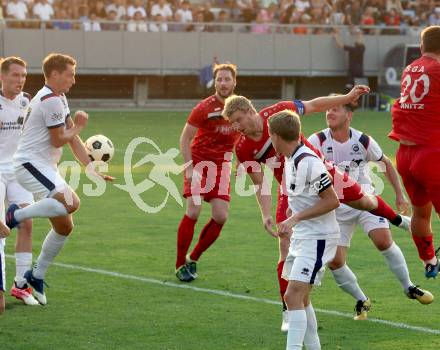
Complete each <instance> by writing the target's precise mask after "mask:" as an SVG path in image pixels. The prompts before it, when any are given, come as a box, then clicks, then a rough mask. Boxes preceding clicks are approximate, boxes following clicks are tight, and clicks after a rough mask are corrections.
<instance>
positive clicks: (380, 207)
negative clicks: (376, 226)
mask: <svg viewBox="0 0 440 350" xmlns="http://www.w3.org/2000/svg"><path fill="white" fill-rule="evenodd" d="M376 199H377V208H376V209H374V210H371V211H370V213H371V214H373V215H376V216H382V217H384V218H385V219H388V221H389V222H391V223H392V224H393V225H395V226H399V225H400V223H401V222H402V218H401V217H400V215H399V214H397V213H396V212H395V211H394V209H393V208H391V207H390V206H389V205H388V204H387V203H386V202H385V201H384V200H383V199H382V197H381V196H376Z"/></svg>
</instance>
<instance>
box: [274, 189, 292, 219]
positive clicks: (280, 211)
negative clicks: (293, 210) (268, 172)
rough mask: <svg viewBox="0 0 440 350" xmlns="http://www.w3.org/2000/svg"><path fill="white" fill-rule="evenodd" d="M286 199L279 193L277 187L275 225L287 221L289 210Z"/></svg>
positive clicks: (285, 196)
mask: <svg viewBox="0 0 440 350" xmlns="http://www.w3.org/2000/svg"><path fill="white" fill-rule="evenodd" d="M287 200H288V197H287V195H285V194H282V193H281V190H280V186H278V200H277V212H276V216H275V220H276V223H277V224H279V223H280V222H283V221H284V220H286V219H287V214H286V213H287V209H288V208H289V203H288V201H287Z"/></svg>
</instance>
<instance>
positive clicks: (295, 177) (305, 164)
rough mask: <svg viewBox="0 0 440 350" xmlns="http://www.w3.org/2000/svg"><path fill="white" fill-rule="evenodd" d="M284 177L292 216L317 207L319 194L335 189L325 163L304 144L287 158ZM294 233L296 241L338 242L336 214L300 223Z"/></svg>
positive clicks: (333, 212) (328, 214) (329, 213)
mask: <svg viewBox="0 0 440 350" xmlns="http://www.w3.org/2000/svg"><path fill="white" fill-rule="evenodd" d="M284 176H285V180H286V187H287V195H288V197H289V200H288V201H289V208H290V209H291V210H292V213H299V212H301V211H303V210H304V209H307V208H310V207H312V206H313V205H315V204H316V203H317V202H318V201H319V200H320V197H319V194H320V193H321V192H322V191H324V190H326V189H327V188H329V187H330V186H331V185H332V184H331V180H330V178H329V175H328V173H327V170H326V168H325V166H324V164H323V163H322V160H321V159H320V158H318V157H317V155H316V153H315V152H313V151H312V150H311V149H310V148H308V147H307V146H305V145H303V144H300V145H299V146H298V148H297V149H296V150H295V151H294V152H293V154H292V155H291V156H290V157H286V160H285V164H284ZM293 232H294V233H293V235H294V238H295V239H327V238H339V225H338V223H337V221H336V215H335V211H334V210H332V211H331V212H328V213H327V214H324V215H321V216H318V217H316V218H313V219H309V220H303V221H300V222H299V223H298V224H297V225H296V226H295V227H294V228H293Z"/></svg>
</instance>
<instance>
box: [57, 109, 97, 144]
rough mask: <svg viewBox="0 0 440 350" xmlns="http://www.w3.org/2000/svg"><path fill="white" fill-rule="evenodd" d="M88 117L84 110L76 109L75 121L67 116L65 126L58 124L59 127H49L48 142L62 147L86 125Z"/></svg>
mask: <svg viewBox="0 0 440 350" xmlns="http://www.w3.org/2000/svg"><path fill="white" fill-rule="evenodd" d="M88 119H89V115H88V114H87V113H86V112H84V111H77V112H76V113H75V123H73V121H72V120H70V118H68V119H67V121H66V122H67V123H68V125H66V128H64V127H63V124H60V125H59V127H54V128H49V135H50V143H51V144H52V145H53V146H54V147H63V146H64V145H65V144H66V143H69V142H70V141H72V140H73V138H74V137H75V136H76V135H78V134H79V133H80V132H81V131H82V129H84V128H85V127H86V125H87V121H88ZM69 125H70V127H69Z"/></svg>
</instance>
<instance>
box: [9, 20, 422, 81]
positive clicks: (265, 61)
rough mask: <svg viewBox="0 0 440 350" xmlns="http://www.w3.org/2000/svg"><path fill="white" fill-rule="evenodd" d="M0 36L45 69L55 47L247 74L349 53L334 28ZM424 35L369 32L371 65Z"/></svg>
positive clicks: (285, 70)
mask: <svg viewBox="0 0 440 350" xmlns="http://www.w3.org/2000/svg"><path fill="white" fill-rule="evenodd" d="M0 40H1V45H0V56H9V55H16V56H21V57H22V58H24V59H25V60H26V61H27V62H28V65H29V71H30V72H31V73H39V72H40V69H41V68H40V67H41V61H42V59H43V57H44V56H45V55H46V54H48V53H50V52H54V51H56V52H63V53H67V54H71V55H73V56H74V57H75V58H76V59H77V61H78V73H80V74H125V75H176V74H179V75H187V74H197V71H198V69H200V68H201V67H203V66H204V65H207V64H210V63H211V62H212V58H213V56H217V57H218V58H219V60H220V61H231V62H233V63H236V64H237V65H238V67H239V72H240V75H257V76H274V75H275V76H309V77H311V76H342V75H344V74H345V67H346V55H345V53H344V51H342V50H340V49H338V48H337V47H336V45H335V44H334V41H333V38H332V37H331V36H330V35H293V34H266V35H261V34H249V33H239V32H233V33H184V32H182V33H180V32H172V33H128V32H123V31H115V32H110V31H107V32H84V31H80V30H72V31H58V30H49V29H12V28H5V29H2V30H1V31H0ZM346 41H347V42H348V41H349V40H347V38H346ZM417 41H418V38H412V37H407V36H396V35H392V36H390V35H388V36H373V35H372V36H365V44H366V54H365V73H366V74H367V75H369V76H374V75H377V74H378V70H379V67H380V64H381V62H382V59H383V57H384V55H385V54H386V53H387V51H388V50H389V49H390V48H391V47H393V46H394V45H397V44H400V43H408V44H411V43H413V44H415V43H417Z"/></svg>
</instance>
